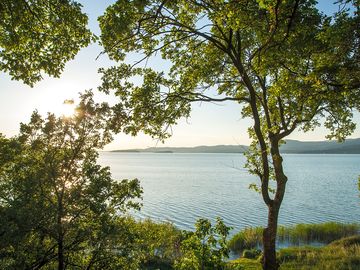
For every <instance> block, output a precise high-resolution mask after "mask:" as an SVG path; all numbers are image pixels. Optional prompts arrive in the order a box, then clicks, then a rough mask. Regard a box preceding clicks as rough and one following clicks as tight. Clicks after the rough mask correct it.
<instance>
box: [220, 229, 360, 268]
mask: <svg viewBox="0 0 360 270" xmlns="http://www.w3.org/2000/svg"><path fill="white" fill-rule="evenodd" d="M277 255H278V260H279V262H280V270H358V269H360V235H356V236H352V237H347V238H343V239H340V240H337V241H335V242H332V243H330V244H329V245H327V246H324V247H309V246H304V247H291V248H285V249H281V250H279V251H278V254H277ZM227 269H228V270H261V269H262V268H261V264H260V261H259V260H252V259H245V258H240V259H237V260H233V261H231V262H229V264H228V268H227Z"/></svg>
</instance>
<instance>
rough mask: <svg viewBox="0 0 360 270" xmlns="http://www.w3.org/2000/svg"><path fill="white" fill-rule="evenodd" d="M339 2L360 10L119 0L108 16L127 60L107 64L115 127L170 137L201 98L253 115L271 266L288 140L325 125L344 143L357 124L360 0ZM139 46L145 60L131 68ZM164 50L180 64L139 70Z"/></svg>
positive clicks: (251, 163) (115, 45) (106, 24)
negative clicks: (284, 148) (129, 59)
mask: <svg viewBox="0 0 360 270" xmlns="http://www.w3.org/2000/svg"><path fill="white" fill-rule="evenodd" d="M339 2H340V3H341V4H344V5H345V7H346V5H348V6H351V7H352V8H353V10H355V12H354V13H352V12H350V11H349V10H348V9H347V8H343V9H340V10H339V12H337V13H335V14H334V15H333V16H331V17H329V16H326V15H324V14H322V13H320V12H319V11H318V10H317V8H316V1H313V0H310V1H302V0H285V1H279V0H270V1H260V0H250V1H225V0H219V1H209V0H201V1H197V0H196V1H195V0H186V1H185V0H178V1H167V0H155V1H138V0H132V1H121V0H118V1H117V2H116V3H115V4H113V5H111V6H110V7H108V8H107V10H106V12H105V14H104V15H103V16H101V17H100V18H99V22H100V27H101V31H102V34H101V42H102V45H103V46H104V48H105V51H106V53H107V54H108V55H109V57H110V58H111V59H112V60H115V61H117V62H119V65H118V66H113V67H111V68H108V69H101V70H100V72H101V73H102V74H103V78H102V79H103V82H102V85H101V87H100V88H99V89H100V90H101V91H103V92H105V93H108V94H109V93H114V94H115V96H116V97H117V98H118V100H119V102H118V104H116V105H115V106H113V108H112V109H113V116H112V120H111V121H110V123H109V124H110V127H111V128H112V129H113V130H114V131H116V132H119V131H124V132H126V133H129V134H132V135H135V134H137V132H139V131H140V130H142V131H144V132H145V133H147V134H150V135H152V136H155V137H158V138H160V139H165V138H167V137H168V136H170V134H171V129H170V128H169V127H170V126H172V125H174V124H175V123H176V122H177V121H178V119H179V118H181V117H188V116H189V115H190V109H191V107H190V103H191V102H196V101H204V102H221V101H229V100H232V101H235V102H237V103H239V104H241V107H239V109H240V108H242V116H243V117H251V118H252V119H253V121H254V125H253V127H251V128H249V135H250V137H251V139H252V144H251V147H250V151H249V153H248V155H247V158H248V159H247V160H248V163H247V168H248V169H249V171H250V172H251V173H253V174H255V175H257V176H258V178H259V184H258V185H252V186H251V187H252V188H254V189H255V190H258V191H259V193H260V194H261V196H262V199H263V200H264V202H265V204H266V205H267V207H268V211H269V212H268V213H269V217H268V221H269V224H268V225H267V227H266V228H265V229H264V234H263V237H264V241H263V243H264V268H267V269H278V264H277V263H276V258H275V255H276V254H275V241H276V233H277V232H276V229H277V220H278V215H279V209H280V206H281V203H282V200H283V198H284V195H285V189H286V182H287V176H286V175H285V172H284V168H283V159H282V156H281V154H280V150H279V146H280V145H281V143H282V142H283V139H284V138H285V137H287V136H288V135H290V134H291V133H292V132H294V131H295V130H296V129H300V130H302V131H305V132H306V131H310V130H313V129H314V128H316V127H317V126H319V125H320V124H321V123H322V122H323V123H324V126H325V127H326V128H328V129H329V131H330V132H329V134H328V138H335V139H338V140H344V139H345V137H346V136H348V135H350V134H351V133H352V132H353V131H354V129H355V124H354V123H353V122H352V116H353V110H355V109H359V108H360V103H359V99H358V96H359V94H360V82H359V78H360V76H359V75H360V74H359V72H360V69H359V62H360V61H359V57H360V51H359V48H360V46H359V40H360V39H359V36H360V32H359V29H360V16H359V15H360V10H359V6H358V4H359V2H358V1H357V0H355V1H339ZM133 52H138V53H141V54H143V58H142V59H140V61H139V62H137V63H135V64H134V65H128V64H125V63H124V59H125V57H126V55H127V54H129V53H133ZM156 54H161V57H162V58H163V59H166V60H168V61H169V62H170V64H171V67H170V69H169V70H168V71H163V72H157V71H156V70H155V69H151V68H149V67H147V65H146V64H145V67H144V68H142V67H140V66H139V64H140V63H141V62H143V61H145V63H148V61H147V60H148V59H149V58H151V57H152V56H154V55H156ZM135 78H137V81H139V78H140V83H135ZM214 93H215V94H214ZM322 119H325V120H324V121H323V120H322ZM270 180H275V182H272V183H270ZM272 184H273V185H272Z"/></svg>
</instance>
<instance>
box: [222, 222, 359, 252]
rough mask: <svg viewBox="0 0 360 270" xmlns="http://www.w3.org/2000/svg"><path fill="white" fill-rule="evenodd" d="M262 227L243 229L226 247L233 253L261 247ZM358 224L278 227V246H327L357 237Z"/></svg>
mask: <svg viewBox="0 0 360 270" xmlns="http://www.w3.org/2000/svg"><path fill="white" fill-rule="evenodd" d="M262 231H263V228H262V227H254V228H251V227H250V228H245V229H244V230H242V231H240V232H238V233H237V234H235V235H234V236H233V237H232V239H230V241H229V243H228V245H229V248H230V249H231V250H232V251H234V252H242V251H243V250H244V249H253V248H259V247H261V246H262ZM359 232H360V224H358V223H352V224H343V223H338V222H326V223H321V224H297V225H294V226H279V227H278V235H277V241H278V244H282V245H287V246H300V245H311V244H314V243H318V244H328V243H330V242H332V241H334V240H337V239H340V238H343V237H348V236H352V235H357V234H359Z"/></svg>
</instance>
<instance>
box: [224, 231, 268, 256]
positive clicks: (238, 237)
mask: <svg viewBox="0 0 360 270" xmlns="http://www.w3.org/2000/svg"><path fill="white" fill-rule="evenodd" d="M262 232H263V228H262V227H254V228H252V227H248V228H245V229H244V230H242V231H240V232H238V233H237V234H235V235H234V236H233V237H232V238H231V239H230V240H229V242H228V246H229V248H230V249H231V250H232V251H235V252H241V251H243V250H244V249H253V248H258V247H259V246H260V245H261V244H262Z"/></svg>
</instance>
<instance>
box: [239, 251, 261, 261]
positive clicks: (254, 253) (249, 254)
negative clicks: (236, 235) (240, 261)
mask: <svg viewBox="0 0 360 270" xmlns="http://www.w3.org/2000/svg"><path fill="white" fill-rule="evenodd" d="M260 255H261V250H259V249H245V250H244V251H243V253H242V257H243V258H247V259H257V258H258V257H259V256H260Z"/></svg>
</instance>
